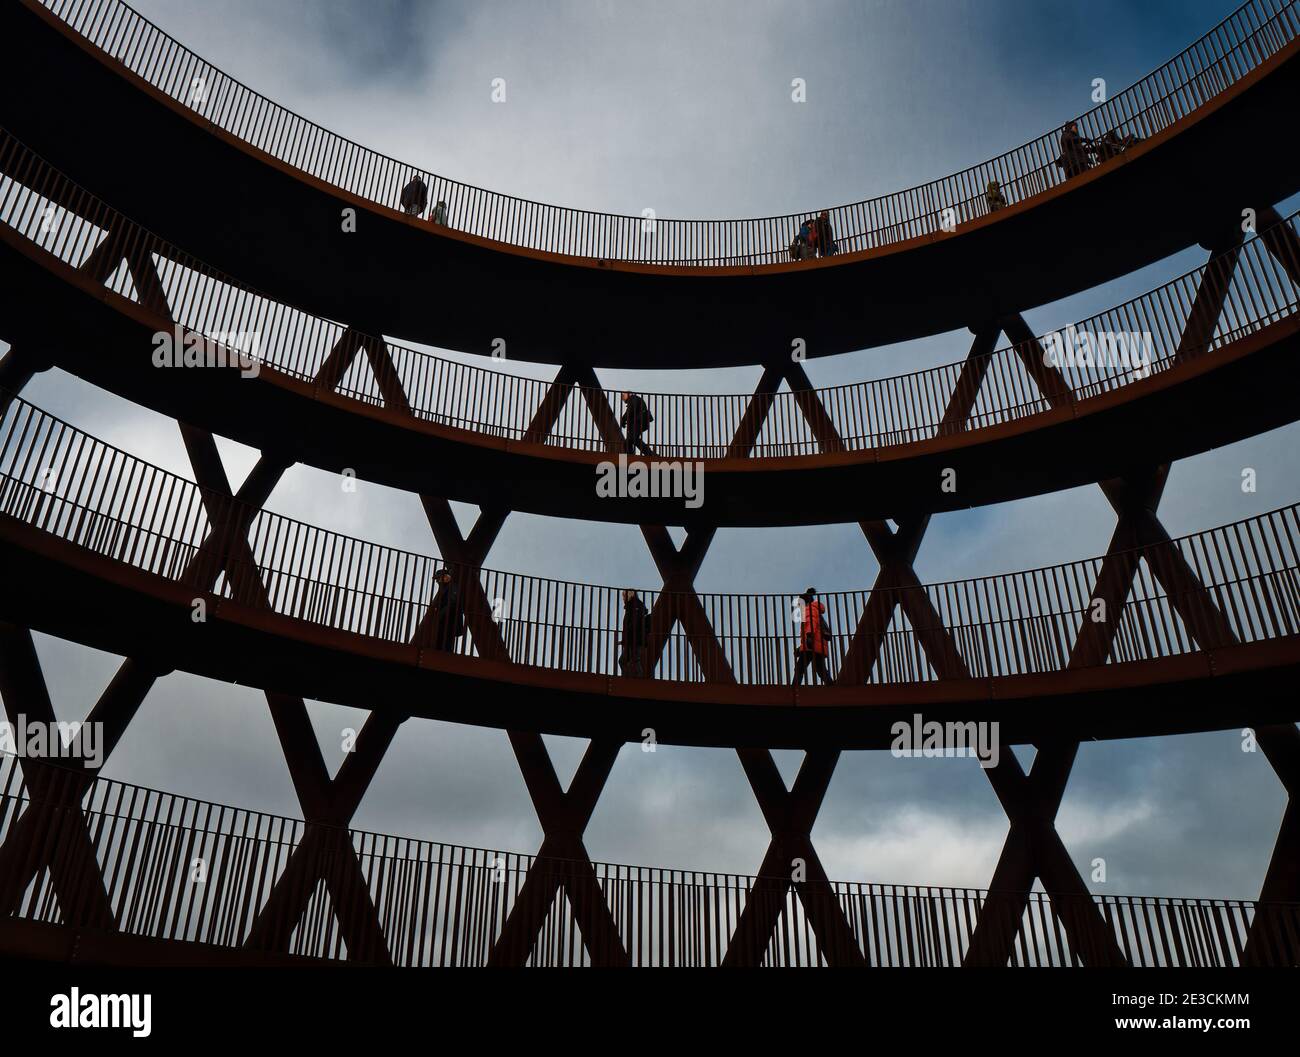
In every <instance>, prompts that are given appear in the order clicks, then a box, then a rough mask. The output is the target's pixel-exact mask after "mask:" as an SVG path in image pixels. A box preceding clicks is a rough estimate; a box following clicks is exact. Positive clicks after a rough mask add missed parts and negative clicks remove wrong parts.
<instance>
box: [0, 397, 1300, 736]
mask: <svg viewBox="0 0 1300 1057" xmlns="http://www.w3.org/2000/svg"><path fill="white" fill-rule="evenodd" d="M0 474H3V476H2V477H0V540H3V546H2V547H0V554H2V555H3V558H2V561H0V568H2V570H3V576H4V578H5V583H6V591H5V596H4V599H3V600H0V619H9V620H19V621H21V622H23V623H25V624H27V625H28V626H31V627H35V628H38V629H41V630H45V631H49V632H50V633H52V634H56V635H61V636H63V637H67V638H72V639H75V640H77V641H81V642H85V643H87V644H89V645H94V646H98V647H100V648H103V649H108V650H111V651H114V652H118V653H122V654H127V655H131V656H147V657H152V658H154V660H155V661H156V662H157V663H160V664H166V665H167V666H169V667H180V668H184V669H186V670H189V671H194V672H196V673H198V674H203V675H208V676H212V677H215V678H219V679H225V680H230V681H237V682H243V683H249V684H253V685H258V686H261V687H263V688H265V689H269V690H276V691H281V692H286V693H295V694H301V695H304V696H307V697H312V698H317V699H320V700H325V701H332V702H337V703H344V704H359V705H361V707H373V708H376V709H389V710H397V711H398V712H400V713H402V714H415V715H423V716H429V717H433V718H441V719H449V720H454V721H460V722H469V723H477V724H484V725H489V726H500V727H504V728H508V729H514V730H535V731H544V732H553V733H562V734H571V735H578V736H585V737H596V736H602V737H613V738H617V739H619V740H636V739H638V738H640V737H643V736H644V735H643V731H644V730H645V729H646V728H647V727H649V728H652V729H654V730H655V731H656V737H657V740H660V741H664V742H681V743H689V744H718V745H732V744H735V743H737V742H742V743H748V744H755V745H760V744H761V745H796V746H805V747H806V746H808V745H814V744H834V745H836V746H837V747H859V746H861V747H867V746H871V747H879V746H884V745H888V744H890V743H891V741H892V738H893V732H892V729H891V728H892V724H893V723H894V722H896V721H898V720H900V719H902V720H904V721H910V719H911V716H912V715H913V713H914V712H915V711H916V710H918V709H919V708H921V707H922V706H923V707H924V710H925V712H926V715H927V717H928V718H933V719H936V720H939V721H948V720H952V721H962V722H966V721H973V720H982V721H993V720H997V721H999V722H1000V723H1001V724H1002V730H1003V737H1004V738H1006V739H1007V740H1008V741H1036V740H1038V739H1040V738H1042V737H1048V736H1051V737H1060V736H1066V734H1078V735H1080V736H1084V737H1119V736H1134V735H1138V734H1153V733H1168V732H1171V731H1185V730H1197V729H1214V728H1222V727H1226V726H1232V725H1235V724H1240V723H1243V722H1245V723H1266V722H1269V723H1271V722H1281V721H1291V720H1294V719H1295V718H1296V714H1297V713H1296V710H1295V703H1294V694H1293V693H1292V692H1291V690H1290V680H1291V679H1292V677H1293V676H1294V675H1295V674H1296V673H1297V671H1300V579H1298V573H1300V556H1298V555H1300V552H1298V551H1297V541H1300V522H1298V520H1297V519H1298V517H1300V509H1298V508H1296V507H1287V508H1284V509H1281V510H1278V511H1274V512H1272V513H1270V514H1267V515H1262V516H1259V517H1256V518H1251V519H1247V520H1245V521H1242V522H1238V523H1236V524H1233V525H1229V526H1225V527H1223V528H1219V529H1212V530H1208V531H1205V532H1202V533H1198V534H1196V535H1193V536H1188V537H1184V538H1182V539H1179V540H1171V541H1169V542H1167V543H1164V544H1160V545H1152V546H1145V547H1141V548H1138V549H1134V550H1126V551H1118V552H1115V553H1112V554H1109V555H1107V556H1106V557H1105V558H1098V559H1093V560H1090V561H1083V562H1075V563H1070V564H1067V565H1061V566H1055V567H1052V568H1046V569H1038V570H1032V571H1027V572H1019V573H1010V574H1006V575H1003V576H998V577H986V578H982V579H975V580H965V581H956V582H951V583H942V584H931V585H919V584H918V585H916V586H915V587H908V588H904V589H897V590H892V589H889V588H877V589H874V590H871V591H847V592H834V593H828V594H824V595H823V598H822V600H823V602H824V603H825V604H826V606H827V617H828V622H829V627H830V634H829V643H830V657H829V659H830V667H831V672H832V675H833V678H834V680H835V684H836V685H834V686H826V687H823V686H815V687H795V686H791V685H789V683H790V680H791V676H792V664H793V659H794V657H793V653H794V649H793V647H794V641H795V638H796V632H795V624H794V618H793V614H794V613H795V612H796V609H795V606H796V604H797V603H796V600H795V599H794V598H793V597H790V596H785V595H716V594H713V595H699V594H696V593H694V592H683V591H672V590H664V591H648V590H643V591H640V592H638V593H639V595H640V596H641V597H642V599H643V601H644V602H645V603H646V605H647V608H648V610H649V613H650V620H649V628H648V635H647V639H646V642H645V645H644V647H643V656H642V657H641V660H642V661H643V662H644V665H645V666H644V670H645V671H646V672H648V673H650V674H651V675H652V677H651V678H634V677H625V676H622V675H620V674H619V673H620V661H619V654H620V645H619V638H620V635H621V628H622V615H623V609H622V603H621V600H620V597H619V590H618V589H617V588H612V587H611V588H604V587H597V586H594V585H589V584H578V583H567V582H560V581H554V580H546V579H542V578H538V577H530V576H521V575H517V574H513V573H503V572H497V571H492V570H484V569H477V568H472V567H463V566H451V568H452V570H453V578H454V582H455V584H456V586H457V592H458V603H457V605H456V607H454V608H455V609H457V610H459V611H460V612H462V613H463V617H464V621H465V625H466V628H465V633H464V634H463V635H462V636H459V637H455V639H454V642H453V641H452V640H450V639H448V638H446V637H445V636H444V630H443V626H442V625H440V624H439V618H438V617H437V615H436V613H435V611H434V609H433V608H432V607H431V604H430V603H431V601H432V600H433V599H434V598H435V594H436V592H435V589H434V572H435V570H436V569H437V568H438V567H439V564H440V563H439V562H438V560H437V559H434V558H431V557H429V556H426V555H420V554H414V553H411V552H406V551H400V550H395V549H392V548H387V547H381V546H377V545H374V544H370V543H366V542H364V541H361V540H357V539H353V538H350V537H346V536H342V535H339V534H337V533H332V532H327V531H324V530H321V529H318V528H315V527H313V526H309V525H305V524H302V523H301V522H297V521H293V520H290V519H286V518H283V517H280V516H278V515H275V514H272V513H269V512H266V511H259V510H258V509H257V508H256V507H253V506H249V505H246V504H243V503H241V502H240V501H238V500H236V499H232V498H231V497H229V496H222V495H218V494H216V493H213V492H210V491H207V490H204V489H201V488H199V487H198V486H197V485H195V484H194V483H193V482H190V481H187V480H184V479H182V478H179V477H177V476H175V475H172V474H169V473H167V472H165V471H163V470H160V469H158V468H157V467H153V466H150V465H149V464H147V463H144V462H142V461H141V460H139V459H136V458H134V457H132V456H129V455H127V454H126V453H124V452H122V451H119V450H117V449H114V448H111V447H110V446H108V445H105V444H103V443H102V442H99V441H97V440H95V439H94V438H91V437H89V436H87V435H86V434H84V433H82V432H81V431H79V430H76V429H75V428H73V427H71V426H69V425H67V424H66V423H63V422H61V421H59V420H57V419H54V418H52V417H50V416H48V415H46V414H45V413H44V412H41V411H40V410H39V409H37V408H34V407H32V406H31V405H29V404H27V403H25V402H23V401H21V400H18V401H15V402H13V404H12V405H11V407H10V410H9V412H8V413H7V415H6V418H5V420H4V424H3V431H2V432H0ZM1121 570H1127V572H1126V575H1127V577H1128V578H1129V579H1130V580H1131V582H1132V588H1131V590H1126V591H1125V592H1124V593H1122V594H1120V595H1118V596H1117V597H1115V598H1113V599H1112V603H1111V605H1112V608H1111V609H1110V611H1109V612H1108V611H1107V606H1106V603H1104V602H1103V604H1102V606H1101V619H1098V618H1097V599H1098V598H1105V597H1107V596H1109V595H1111V594H1113V590H1114V588H1113V586H1112V587H1110V588H1106V587H1103V586H1102V585H1104V584H1106V583H1108V582H1110V581H1112V580H1115V579H1116V578H1117V577H1119V576H1120V575H1121ZM1166 585H1169V589H1166ZM73 600H75V601H73ZM196 615H197V618H196Z"/></svg>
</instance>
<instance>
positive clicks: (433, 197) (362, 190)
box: [40, 0, 1300, 267]
mask: <svg viewBox="0 0 1300 1057" xmlns="http://www.w3.org/2000/svg"><path fill="white" fill-rule="evenodd" d="M40 2H41V3H42V4H43V5H44V6H45V7H46V8H48V9H49V10H50V11H51V12H52V13H53V14H54V15H55V16H56V17H57V18H59V19H61V20H62V21H63V22H65V23H66V24H67V25H68V26H69V27H70V28H71V29H72V30H74V31H75V32H76V33H78V34H80V35H81V36H82V37H84V38H85V39H86V40H87V41H89V42H90V43H91V44H93V45H94V46H95V47H97V48H98V49H100V50H101V51H102V52H103V53H105V54H106V55H107V56H109V57H111V58H112V59H113V60H116V61H117V62H119V63H121V64H122V65H123V66H125V67H126V68H127V69H128V70H130V71H131V72H132V73H134V74H136V75H137V76H139V77H140V78H142V79H143V80H144V81H146V82H147V83H148V84H150V85H152V86H153V87H154V88H155V89H157V90H158V91H159V92H161V93H163V94H164V95H166V96H167V97H169V98H170V99H172V100H174V101H176V102H178V103H180V104H181V105H183V106H184V107H186V108H188V109H190V110H192V111H193V112H194V114H195V115H196V116H198V117H199V118H201V119H202V120H204V121H207V122H210V123H211V125H212V126H213V127H214V128H216V129H219V130H221V131H222V132H225V133H227V134H229V135H230V136H233V137H235V138H236V139H238V140H242V141H243V142H245V143H246V144H248V145H249V146H250V147H253V148H255V149H256V150H258V151H262V152H264V153H265V154H267V155H269V156H271V157H273V158H275V159H277V160H279V161H280V162H282V163H284V164H285V165H287V166H290V167H292V168H294V169H298V170H300V171H302V172H304V173H306V174H308V175H310V176H312V177H315V178H317V179H319V180H321V181H323V182H324V183H326V184H329V185H331V186H334V187H337V188H340V189H342V190H344V191H347V192H350V193H352V194H354V195H357V196H358V197H360V198H362V199H365V200H368V201H370V202H372V203H374V204H376V205H379V206H383V207H386V208H391V209H393V210H395V211H396V210H397V209H398V207H399V200H400V196H401V191H402V188H403V187H404V186H405V185H406V183H407V182H408V180H410V179H411V177H412V176H414V175H416V174H419V175H420V176H421V178H422V179H423V181H424V182H425V184H426V185H427V188H428V203H429V209H428V212H429V213H430V214H431V213H432V211H433V209H434V208H435V206H436V203H438V202H442V203H444V208H445V211H446V218H445V223H446V224H448V225H450V226H451V227H454V228H457V229H459V230H461V231H465V232H468V233H469V234H471V235H476V236H479V237H481V238H485V239H490V240H492V241H494V242H497V243H502V244H506V245H510V246H515V247H520V248H524V249H529V250H537V251H544V252H551V253H559V254H567V255H572V256H578V257H587V258H595V259H599V260H606V261H609V260H618V261H629V262H638V263H647V264H664V265H676V266H698V267H717V266H738V265H745V266H750V265H762V264H770V263H774V262H779V261H786V260H789V259H790V258H791V251H790V246H791V242H792V240H793V238H794V236H795V234H796V232H797V231H798V229H799V226H800V223H801V222H802V221H803V220H805V219H809V218H810V217H812V216H814V215H816V214H817V213H819V212H821V210H822V208H823V207H821V206H818V207H815V208H812V209H808V210H803V211H801V212H796V213H789V214H786V215H785V216H777V217H763V218H755V219H746V220H669V219H659V218H656V217H654V216H653V215H652V214H648V215H641V216H623V215H615V214H610V213H600V212H595V211H592V210H584V209H571V208H567V207H562V206H554V205H546V204H544V203H541V202H532V201H528V200H526V199H522V198H517V197H514V196H512V195H504V194H498V193H496V192H493V191H487V190H484V189H482V188H479V187H474V186H472V185H469V184H465V183H461V182H459V181H456V180H450V179H448V178H446V177H443V176H438V175H435V174H432V173H430V172H429V171H428V170H425V169H421V168H420V167H419V166H414V165H410V164H408V163H405V162H399V161H397V160H396V159H394V158H390V157H388V156H386V155H383V154H380V153H378V152H376V151H372V150H369V149H367V148H366V147H363V146H361V145H360V144H357V143H354V142H352V141H351V140H348V139H345V138H343V137H341V136H338V135H336V134H335V133H333V132H330V131H329V130H328V129H325V128H323V127H321V126H320V125H318V124H315V123H314V122H311V121H308V120H307V119H306V118H303V117H301V116H299V115H298V114H295V113H293V112H292V111H290V110H287V109H285V108H284V107H282V106H279V105H277V104H276V103H274V102H272V101H271V100H269V99H267V98H266V97H265V96H262V95H259V94H258V93H257V92H254V91H253V90H252V89H250V88H248V87H247V86H246V85H244V84H242V83H240V82H239V81H237V80H235V79H234V78H232V77H229V76H227V75H226V74H224V73H222V72H221V71H220V70H218V69H217V68H216V67H214V66H212V65H211V64H209V63H207V62H205V61H204V60H203V59H201V58H200V57H199V56H197V55H195V54H194V53H193V52H192V51H190V50H189V49H187V48H185V47H184V46H183V45H182V44H180V43H179V42H178V41H176V40H175V39H173V38H172V37H170V36H168V35H167V34H166V33H164V32H163V31H162V30H160V29H159V28H158V27H157V26H155V25H153V23H151V22H149V21H148V20H147V19H145V18H143V17H142V16H141V15H140V14H138V13H137V12H136V11H134V10H133V9H132V8H130V7H129V6H128V5H126V4H124V3H122V2H120V0H40ZM1297 33H1300V11H1298V10H1297V7H1296V2H1295V0H1247V2H1246V3H1244V4H1242V6H1241V7H1239V8H1238V9H1237V10H1236V11H1234V12H1233V13H1232V14H1231V15H1229V16H1228V17H1227V18H1226V19H1224V20H1223V21H1222V22H1221V23H1219V24H1218V25H1217V26H1215V27H1214V28H1213V29H1211V30H1210V31H1209V32H1208V33H1206V34H1205V36H1203V37H1201V39H1200V40H1198V41H1196V42H1195V43H1194V44H1192V45H1191V46H1190V47H1188V48H1187V49H1186V50H1184V51H1183V52H1181V53H1180V54H1179V55H1177V56H1176V57H1174V58H1173V59H1171V60H1170V61H1169V62H1167V63H1165V65H1163V66H1161V67H1160V68H1159V69H1157V70H1155V71H1154V72H1153V73H1151V74H1149V75H1147V76H1146V77H1144V78H1142V79H1141V80H1140V81H1138V82H1136V83H1135V84H1133V85H1132V86H1130V87H1129V88H1127V89H1125V90H1124V91H1122V92H1120V93H1118V94H1116V95H1114V96H1112V97H1111V98H1110V99H1108V100H1107V101H1105V102H1103V103H1101V104H1100V105H1098V106H1097V107H1095V108H1094V109H1092V110H1090V111H1088V112H1087V113H1086V114H1083V115H1081V116H1080V117H1079V118H1078V119H1077V120H1078V125H1079V131H1080V133H1081V134H1082V135H1083V136H1084V137H1086V138H1087V139H1089V140H1093V141H1100V140H1102V138H1103V137H1104V136H1106V135H1107V134H1114V135H1115V136H1116V137H1118V138H1119V139H1120V140H1126V139H1127V138H1128V137H1133V138H1134V139H1137V140H1142V139H1148V138H1150V137H1152V136H1154V135H1156V134H1158V133H1160V132H1162V131H1163V130H1165V129H1167V128H1169V127H1170V126H1172V125H1174V124H1176V123H1177V122H1178V121H1180V120H1181V119H1183V118H1185V117H1187V116H1188V115H1190V114H1192V113H1194V112H1195V111H1196V110H1197V109H1198V108H1200V107H1202V106H1204V105H1205V104H1206V103H1207V102H1209V101H1211V100H1213V99H1214V98H1215V97H1216V96H1218V95H1220V94H1221V93H1223V92H1225V91H1227V90H1228V89H1229V88H1230V87H1231V86H1232V85H1234V84H1235V83H1237V82H1238V81H1239V80H1241V79H1242V78H1243V77H1244V76H1245V75H1246V74H1248V73H1249V72H1250V71H1251V70H1253V69H1255V68H1257V67H1258V66H1259V65H1261V64H1262V63H1263V62H1265V61H1266V60H1267V59H1269V58H1270V57H1271V56H1273V55H1275V54H1277V53H1278V52H1279V51H1281V50H1282V49H1283V48H1284V47H1286V46H1287V45H1288V44H1289V43H1290V42H1291V41H1293V40H1294V39H1295V37H1296V35H1297ZM1061 132H1062V129H1061V128H1057V129H1053V130H1051V131H1049V132H1047V133H1044V134H1043V135H1041V136H1038V137H1037V138H1035V139H1033V140H1030V141H1029V142H1028V143H1025V144H1023V145H1022V146H1020V147H1017V148H1015V149H1014V150H1010V151H1007V152H1006V153H1003V154H1000V155H998V156H997V157H995V158H991V159H989V160H988V161H984V162H981V163H979V164H978V165H973V166H971V167H969V168H966V169H963V170H962V171H960V172H957V173H953V174H952V175H950V176H946V177H944V178H942V179H939V180H934V181H931V182H929V183H925V184H921V185H919V186H917V187H912V188H909V189H907V190H903V191H897V192H894V193H893V194H888V195H882V196H880V197H877V198H870V199H865V200H863V201H860V202H853V203H849V204H846V205H840V206H836V207H834V208H831V209H829V219H830V224H831V228H832V230H833V240H834V242H835V243H836V244H837V248H838V252H839V253H841V254H843V253H857V252H860V251H865V250H873V249H876V248H878V247H881V246H887V245H891V244H894V243H898V242H903V241H906V240H908V239H914V238H918V237H922V236H925V235H930V234H933V233H935V232H938V231H941V230H951V229H952V228H953V227H954V226H956V225H960V224H963V223H965V222H967V221H969V220H972V219H974V218H977V217H980V216H983V215H985V213H986V212H987V210H988V204H987V201H986V197H985V194H986V189H987V187H988V184H989V182H990V181H993V180H996V181H998V182H999V183H1000V185H1001V191H1002V196H1003V198H1004V199H1005V201H1006V202H1007V203H1008V204H1014V203H1017V202H1022V201H1025V200H1028V199H1032V198H1033V197H1035V196H1036V195H1040V194H1043V193H1044V192H1046V191H1048V190H1050V189H1052V188H1054V187H1056V186H1059V185H1060V184H1062V183H1064V182H1066V180H1067V179H1069V175H1068V174H1067V171H1066V169H1065V167H1064V166H1063V164H1062V163H1061V161H1060V155H1061V153H1062V152H1061V144H1060V137H1061ZM1106 153H1107V152H1106V151H1105V150H1103V151H1101V153H1100V154H1098V155H1096V157H1097V158H1103V157H1104V156H1105V155H1106ZM1097 163H1098V164H1104V161H1098V162H1097ZM1084 164H1088V165H1091V164H1093V160H1092V157H1090V158H1089V159H1087V160H1086V161H1085V162H1084ZM430 222H431V223H432V221H430Z"/></svg>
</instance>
